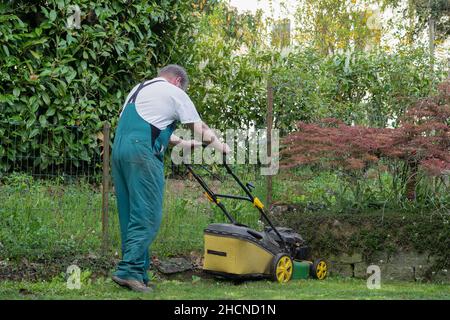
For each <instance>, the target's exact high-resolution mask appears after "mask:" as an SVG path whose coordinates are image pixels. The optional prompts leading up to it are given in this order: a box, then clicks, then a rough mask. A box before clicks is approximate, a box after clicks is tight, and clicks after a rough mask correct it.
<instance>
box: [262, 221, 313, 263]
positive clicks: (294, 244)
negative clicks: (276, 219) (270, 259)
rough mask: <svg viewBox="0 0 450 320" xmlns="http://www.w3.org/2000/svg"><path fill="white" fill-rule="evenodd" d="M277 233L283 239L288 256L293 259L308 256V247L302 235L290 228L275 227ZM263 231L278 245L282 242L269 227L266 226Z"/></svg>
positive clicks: (303, 258)
mask: <svg viewBox="0 0 450 320" xmlns="http://www.w3.org/2000/svg"><path fill="white" fill-rule="evenodd" d="M277 231H278V233H279V234H280V235H281V237H282V238H283V239H284V242H285V243H286V246H287V247H288V249H289V251H290V256H291V257H292V258H293V259H295V260H308V258H309V256H310V253H311V252H310V248H309V246H307V245H306V242H305V240H303V238H302V236H301V235H300V234H298V233H297V232H295V231H294V230H292V229H291V228H285V227H277ZM264 232H265V233H266V234H268V235H269V236H270V237H271V238H272V239H273V240H274V241H275V242H277V243H278V245H279V246H280V247H283V246H284V245H283V243H282V242H281V240H280V238H279V237H278V236H277V234H276V233H275V231H274V230H273V229H272V228H271V227H266V228H265V230H264Z"/></svg>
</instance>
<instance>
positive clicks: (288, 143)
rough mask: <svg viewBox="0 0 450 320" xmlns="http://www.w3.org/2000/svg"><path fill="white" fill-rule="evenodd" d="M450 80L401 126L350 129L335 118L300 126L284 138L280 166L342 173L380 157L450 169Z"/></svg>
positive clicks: (418, 104) (409, 113)
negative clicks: (319, 167) (322, 168)
mask: <svg viewBox="0 0 450 320" xmlns="http://www.w3.org/2000/svg"><path fill="white" fill-rule="evenodd" d="M449 124H450V80H448V81H446V82H444V83H443V84H441V85H440V86H439V94H438V95H437V96H434V97H429V98H425V99H421V100H419V101H418V102H416V103H415V104H414V105H413V106H411V107H410V108H409V109H408V110H407V112H406V114H405V115H404V117H403V118H402V119H401V121H400V126H399V127H398V128H395V129H390V128H368V127H362V126H348V125H345V124H344V123H342V122H341V121H339V120H336V119H324V120H322V121H321V122H320V123H317V124H306V123H303V122H300V123H298V131H296V132H293V133H291V134H289V135H288V136H286V137H285V138H284V139H283V141H282V144H283V145H284V148H283V150H282V151H281V155H282V156H283V160H282V162H281V165H282V167H285V168H289V167H295V166H299V165H302V164H319V163H320V164H322V165H325V166H329V167H334V168H339V169H343V170H360V169H365V168H367V167H368V166H370V165H371V164H374V163H377V162H378V161H379V159H381V158H385V159H395V160H402V161H405V162H407V163H408V164H409V165H410V166H420V167H422V168H423V169H425V170H426V172H428V173H429V174H431V175H440V174H442V173H443V172H444V171H446V170H450V126H449Z"/></svg>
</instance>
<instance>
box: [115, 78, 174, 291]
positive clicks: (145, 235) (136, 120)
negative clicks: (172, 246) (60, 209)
mask: <svg viewBox="0 0 450 320" xmlns="http://www.w3.org/2000/svg"><path fill="white" fill-rule="evenodd" d="M160 81H163V80H156V81H153V82H150V83H147V84H144V82H143V83H141V84H140V85H139V87H138V89H137V90H136V91H135V93H134V94H133V95H132V96H131V97H130V99H129V101H128V102H127V105H126V106H125V109H124V110H123V112H122V115H121V117H120V119H119V124H118V127H117V130H116V133H115V138H114V145H113V151H112V175H113V180H114V187H115V191H116V196H117V207H118V211H119V222H120V235H121V241H122V260H121V261H120V262H119V264H118V266H117V270H116V272H115V273H114V275H116V276H118V277H120V278H122V279H134V280H138V281H142V282H144V283H147V282H148V275H147V270H148V268H149V266H150V258H149V247H150V245H151V243H152V242H153V240H154V239H155V237H156V235H157V233H158V229H159V226H160V224H161V218H162V202H163V192H164V164H163V156H164V151H165V150H166V149H167V146H168V144H169V138H170V136H171V135H172V132H173V131H174V129H175V125H176V122H175V121H174V122H173V123H172V124H171V125H169V126H168V127H167V128H166V129H164V130H159V129H158V128H156V127H155V126H153V125H151V124H150V123H148V122H147V121H145V120H144V119H143V118H142V117H141V116H140V115H139V114H138V113H137V111H136V104H135V102H136V97H137V95H138V94H139V91H140V90H141V89H142V88H144V87H146V86H148V85H151V84H152V83H155V82H160Z"/></svg>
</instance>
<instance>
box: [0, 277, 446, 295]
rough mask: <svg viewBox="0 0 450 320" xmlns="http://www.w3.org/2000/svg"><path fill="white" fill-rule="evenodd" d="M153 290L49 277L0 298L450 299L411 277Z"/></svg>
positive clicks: (164, 284) (168, 285) (18, 285)
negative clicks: (71, 284)
mask: <svg viewBox="0 0 450 320" xmlns="http://www.w3.org/2000/svg"><path fill="white" fill-rule="evenodd" d="M156 285H157V289H156V291H155V292H153V293H150V294H140V293H135V292H131V291H129V290H127V289H123V288H121V287H118V286H117V285H116V284H114V283H113V282H112V281H111V280H110V279H108V278H99V279H97V280H95V281H90V280H85V281H84V282H83V283H82V285H81V289H79V290H77V289H72V290H70V289H68V288H67V287H66V284H65V282H64V281H63V280H62V279H55V280H53V281H51V282H35V283H32V282H11V281H6V282H2V284H1V286H0V299H58V300H59V299H152V300H157V299H164V300H169V299H170V300H177V299H215V300H217V299H220V300H225V299H233V300H235V299H277V300H280V299H284V300H286V299H290V300H297V299H357V300H362V299H445V300H448V299H450V286H449V285H441V284H423V283H414V282H387V283H382V284H381V288H380V289H372V290H370V289H368V288H367V287H366V281H365V280H358V279H351V278H348V279H347V278H328V279H326V280H324V281H318V280H292V281H291V282H289V283H287V284H283V285H281V284H277V283H274V282H270V281H266V280H260V281H249V282H244V283H241V284H238V285H236V284H233V283H232V282H228V281H224V280H216V279H200V278H197V277H195V278H194V280H193V281H179V280H165V281H157V282H156Z"/></svg>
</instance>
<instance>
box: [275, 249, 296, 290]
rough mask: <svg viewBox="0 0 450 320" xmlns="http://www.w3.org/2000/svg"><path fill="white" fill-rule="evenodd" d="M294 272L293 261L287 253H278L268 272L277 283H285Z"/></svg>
mask: <svg viewBox="0 0 450 320" xmlns="http://www.w3.org/2000/svg"><path fill="white" fill-rule="evenodd" d="M293 273H294V263H293V262H292V259H291V257H289V256H288V255H287V254H284V253H279V254H277V255H276V256H275V257H274V258H273V260H272V265H271V270H270V274H271V277H272V280H273V281H277V282H279V283H285V282H288V281H289V280H291V278H292V274H293Z"/></svg>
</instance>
